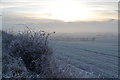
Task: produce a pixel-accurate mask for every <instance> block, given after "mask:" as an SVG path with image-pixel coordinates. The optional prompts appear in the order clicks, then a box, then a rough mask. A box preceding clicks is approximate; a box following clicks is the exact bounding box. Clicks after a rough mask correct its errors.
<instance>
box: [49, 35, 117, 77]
mask: <svg viewBox="0 0 120 80" xmlns="http://www.w3.org/2000/svg"><path fill="white" fill-rule="evenodd" d="M103 38H105V37H103ZM100 39H101V38H100ZM100 39H99V40H100ZM99 40H98V41H93V42H92V41H79V42H74V41H72V42H71V41H70V42H67V41H50V42H51V45H53V49H54V54H55V57H56V58H57V59H58V60H61V61H63V62H64V63H65V64H66V65H72V66H74V67H75V68H77V69H82V70H85V71H87V72H92V73H94V74H95V75H100V77H105V78H113V77H118V46H117V42H116V41H115V39H114V38H113V39H112V38H111V39H110V38H108V39H106V38H105V39H104V40H100V41H99ZM61 65H62V63H61ZM75 68H72V69H75ZM78 71H79V70H78ZM73 74H74V72H73Z"/></svg>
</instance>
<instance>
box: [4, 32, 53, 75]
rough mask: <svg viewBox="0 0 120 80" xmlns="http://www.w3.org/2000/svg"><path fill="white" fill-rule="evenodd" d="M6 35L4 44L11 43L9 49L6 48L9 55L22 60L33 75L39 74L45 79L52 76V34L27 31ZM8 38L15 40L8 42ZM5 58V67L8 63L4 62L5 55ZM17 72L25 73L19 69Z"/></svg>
mask: <svg viewBox="0 0 120 80" xmlns="http://www.w3.org/2000/svg"><path fill="white" fill-rule="evenodd" d="M5 34H6V35H5ZM5 34H4V33H3V35H4V38H3V39H4V40H5V41H4V43H3V44H6V41H8V42H9V46H8V48H5V49H6V50H7V51H8V54H7V55H10V56H11V57H12V58H15V59H19V58H20V59H21V60H22V61H23V63H24V66H25V67H26V68H27V70H28V71H31V72H32V73H35V74H39V75H42V76H44V77H46V76H48V74H50V72H51V71H50V60H51V56H52V50H51V48H50V47H49V46H48V36H49V35H50V34H52V33H46V32H45V31H39V32H34V31H26V32H19V33H18V34H16V35H9V34H7V33H5ZM8 36H9V37H10V36H13V37H14V39H13V38H12V40H7V39H6V38H5V37H8ZM3 56H4V57H3V65H6V63H7V61H4V60H5V58H6V57H5V55H4V54H3ZM18 62H19V61H18ZM10 64H14V63H10ZM18 66H19V64H18ZM19 67H20V66H19ZM17 72H23V71H21V69H18V70H17ZM4 74H7V72H6V71H4Z"/></svg>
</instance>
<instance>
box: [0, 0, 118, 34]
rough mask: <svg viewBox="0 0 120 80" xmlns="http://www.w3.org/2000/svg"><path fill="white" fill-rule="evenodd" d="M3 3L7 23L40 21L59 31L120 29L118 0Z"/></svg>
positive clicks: (112, 30) (4, 22) (20, 1)
mask: <svg viewBox="0 0 120 80" xmlns="http://www.w3.org/2000/svg"><path fill="white" fill-rule="evenodd" d="M0 4H1V5H2V6H1V9H2V10H0V15H2V23H3V26H4V25H7V24H32V25H33V24H37V25H40V26H42V27H39V28H43V29H46V30H48V31H49V30H50V31H51V30H56V31H58V32H95V31H96V32H97V31H104V32H116V31H117V26H115V25H116V23H117V19H118V15H117V13H118V9H117V8H118V5H117V4H118V0H84V1H83V0H12V1H11V0H1V3H0ZM101 24H102V25H101ZM43 25H44V26H45V27H43ZM89 26H91V27H89ZM108 26H110V27H109V28H108ZM106 27H107V28H106ZM3 28H4V27H3ZM17 28H18V27H17ZM34 28H35V27H34ZM36 28H37V27H36ZM104 28H105V29H104ZM67 29H69V31H68V30H67ZM93 29H94V30H93ZM107 29H108V30H107Z"/></svg>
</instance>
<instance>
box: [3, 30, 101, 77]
mask: <svg viewBox="0 0 120 80" xmlns="http://www.w3.org/2000/svg"><path fill="white" fill-rule="evenodd" d="M50 34H51V33H46V32H44V31H40V32H34V31H26V32H19V33H16V34H11V33H7V32H4V31H3V32H2V36H3V38H2V42H3V44H2V45H3V46H2V49H3V55H2V60H3V68H2V70H3V71H2V73H3V74H2V77H3V78H94V77H95V78H97V77H99V76H98V75H95V74H93V72H87V71H85V70H82V69H80V68H78V67H76V66H73V65H72V64H71V63H67V62H66V61H67V59H63V58H66V56H65V55H63V54H61V55H59V56H56V54H54V53H55V52H56V51H55V52H54V51H53V49H52V48H53V46H52V45H55V44H52V45H49V44H48V36H49V35H50ZM50 42H51V41H50ZM59 46H60V45H58V46H57V47H56V48H57V49H56V48H54V49H56V50H58V47H59ZM70 49H71V48H69V49H68V51H70ZM59 51H62V48H59V50H58V54H59ZM65 52H66V51H65ZM65 54H67V53H65ZM74 56H75V55H74V54H73V57H74ZM61 57H62V58H61ZM64 60H65V61H64ZM70 60H72V58H71V59H70ZM72 62H73V63H74V61H72ZM81 65H82V64H81Z"/></svg>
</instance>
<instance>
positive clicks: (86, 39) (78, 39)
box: [50, 37, 96, 41]
mask: <svg viewBox="0 0 120 80" xmlns="http://www.w3.org/2000/svg"><path fill="white" fill-rule="evenodd" d="M50 40H63V41H95V40H96V38H95V37H91V38H88V37H81V38H69V37H64V38H63V37H62V38H60V37H59V38H58V37H56V38H51V39H50Z"/></svg>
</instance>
